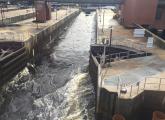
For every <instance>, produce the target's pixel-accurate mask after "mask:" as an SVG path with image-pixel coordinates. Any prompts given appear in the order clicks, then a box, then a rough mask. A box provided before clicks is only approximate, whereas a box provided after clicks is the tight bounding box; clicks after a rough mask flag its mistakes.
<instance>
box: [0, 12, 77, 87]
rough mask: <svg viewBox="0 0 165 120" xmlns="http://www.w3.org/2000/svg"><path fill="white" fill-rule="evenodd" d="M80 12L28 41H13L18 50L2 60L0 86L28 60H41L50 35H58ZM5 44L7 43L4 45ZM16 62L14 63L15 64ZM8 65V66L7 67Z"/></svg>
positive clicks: (0, 62)
mask: <svg viewBox="0 0 165 120" xmlns="http://www.w3.org/2000/svg"><path fill="white" fill-rule="evenodd" d="M78 14H79V11H76V12H74V13H72V14H71V15H69V16H67V17H66V18H64V19H62V20H61V21H59V22H58V23H55V24H54V25H52V26H49V27H47V28H45V29H44V30H42V31H40V32H39V33H37V34H35V35H34V36H31V37H30V38H29V39H28V40H27V41H26V42H19V43H18V42H14V44H13V43H11V44H12V46H10V47H13V50H15V51H16V52H14V53H12V54H10V55H9V56H8V57H5V59H1V61H0V64H1V65H0V71H1V70H3V71H2V72H0V86H2V85H3V84H5V83H6V82H8V81H9V80H11V79H12V78H13V77H14V76H15V75H16V74H17V73H18V72H20V71H21V70H22V69H23V68H24V67H25V66H26V64H27V62H32V63H36V62H37V61H39V60H40V57H41V53H42V49H43V48H44V47H43V46H44V45H45V43H46V42H49V41H50V39H49V38H50V36H52V37H57V36H58V34H59V33H60V32H61V31H62V29H63V28H64V26H65V25H66V24H68V23H69V22H70V21H71V20H72V19H73V18H75V17H76V16H77V15H78ZM4 44H5V45H4ZM4 44H3V43H1V44H0V45H1V46H3V47H4V48H5V47H8V46H9V45H8V43H6V42H4ZM19 44H20V45H19ZM13 63H14V64H13ZM6 66H7V67H6Z"/></svg>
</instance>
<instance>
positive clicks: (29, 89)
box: [0, 13, 95, 120]
mask: <svg viewBox="0 0 165 120" xmlns="http://www.w3.org/2000/svg"><path fill="white" fill-rule="evenodd" d="M94 17H95V13H91V14H90V15H88V16H87V15H85V14H84V13H80V15H79V16H78V17H77V18H75V20H74V21H73V22H72V23H71V24H70V25H69V26H68V27H67V28H66V29H65V32H63V33H62V35H60V36H59V38H58V39H54V40H53V42H50V43H48V44H47V45H45V49H44V54H43V57H42V60H41V61H42V62H41V65H39V66H37V67H36V73H35V75H31V74H29V72H28V70H27V69H26V68H25V70H23V71H22V72H21V73H20V74H18V75H17V76H16V77H15V78H14V80H13V82H11V83H10V84H8V85H7V86H5V92H3V93H1V96H0V99H1V100H0V103H1V104H0V106H1V108H0V109H1V110H0V120H92V119H94V117H93V116H94V109H95V108H94V106H95V105H94V93H93V91H94V90H93V86H92V83H91V81H90V77H89V75H88V62H89V48H90V44H91V40H92V39H94V35H95V29H94V28H95V21H94Z"/></svg>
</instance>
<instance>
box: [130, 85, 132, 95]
mask: <svg viewBox="0 0 165 120" xmlns="http://www.w3.org/2000/svg"><path fill="white" fill-rule="evenodd" d="M131 96H132V85H131V91H130V97H131Z"/></svg>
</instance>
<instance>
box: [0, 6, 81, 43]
mask: <svg viewBox="0 0 165 120" xmlns="http://www.w3.org/2000/svg"><path fill="white" fill-rule="evenodd" d="M75 11H78V9H71V10H68V11H66V10H59V11H58V12H57V19H56V12H52V19H51V20H49V21H47V22H45V23H35V22H33V21H34V20H35V18H32V19H27V20H24V21H21V22H17V23H15V24H13V25H12V26H8V27H1V28H0V34H1V35H0V41H26V40H28V39H29V38H30V37H31V35H34V34H36V33H38V32H40V31H42V30H43V29H44V28H46V27H49V26H51V25H52V24H55V23H56V22H58V21H60V20H62V19H63V18H65V17H66V16H69V15H70V14H72V13H73V12H75Z"/></svg>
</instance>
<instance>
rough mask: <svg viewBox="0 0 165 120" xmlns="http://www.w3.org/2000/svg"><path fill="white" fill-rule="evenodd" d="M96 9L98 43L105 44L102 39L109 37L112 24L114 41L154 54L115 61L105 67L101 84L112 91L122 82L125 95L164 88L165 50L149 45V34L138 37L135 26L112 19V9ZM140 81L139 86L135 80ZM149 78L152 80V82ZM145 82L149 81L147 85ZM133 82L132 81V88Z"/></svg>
mask: <svg viewBox="0 0 165 120" xmlns="http://www.w3.org/2000/svg"><path fill="white" fill-rule="evenodd" d="M97 12H98V13H97V14H98V33H97V34H98V40H97V43H99V44H102V39H106V40H109V36H110V26H112V27H113V32H112V44H113V45H123V46H127V47H131V48H135V49H141V50H144V51H147V52H150V53H152V54H153V55H152V56H150V57H141V58H134V59H130V60H119V61H115V62H113V63H111V67H105V68H102V72H101V74H102V80H103V84H102V87H103V88H106V89H107V90H109V91H111V92H112V91H113V92H119V91H120V90H119V89H120V87H119V86H121V85H122V86H124V88H126V89H127V94H125V95H124V96H122V97H124V98H131V97H134V96H136V95H138V94H139V93H140V92H142V91H143V90H144V89H148V90H161V91H165V79H164V78H165V50H163V49H160V48H159V47H156V46H155V45H154V47H153V48H147V38H146V37H143V38H135V37H134V36H133V29H126V28H124V27H123V26H121V25H120V24H118V22H117V21H116V20H114V19H113V16H114V15H115V14H114V13H113V11H111V10H110V9H109V10H107V9H105V10H98V11H97ZM103 20H104V22H103ZM151 78H152V79H151ZM161 78H162V79H161ZM145 79H147V82H148V83H145V82H146V81H145ZM160 80H161V83H160ZM139 81H140V85H139V86H137V85H136V83H138V82H139ZM150 82H151V83H153V84H150ZM119 84H120V85H119ZM144 84H145V85H146V86H145V88H144ZM160 84H161V85H160ZM131 85H133V87H132V88H131Z"/></svg>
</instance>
